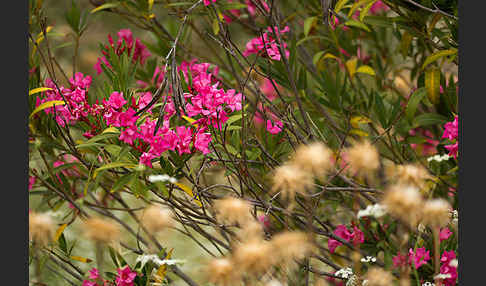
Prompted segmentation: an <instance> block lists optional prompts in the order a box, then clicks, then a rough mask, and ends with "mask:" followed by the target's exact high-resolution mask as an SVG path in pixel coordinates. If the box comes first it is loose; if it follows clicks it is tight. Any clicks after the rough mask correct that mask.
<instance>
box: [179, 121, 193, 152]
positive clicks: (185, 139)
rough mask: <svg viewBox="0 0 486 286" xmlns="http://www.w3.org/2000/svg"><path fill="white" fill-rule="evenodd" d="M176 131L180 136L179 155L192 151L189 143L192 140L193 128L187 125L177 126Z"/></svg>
mask: <svg viewBox="0 0 486 286" xmlns="http://www.w3.org/2000/svg"><path fill="white" fill-rule="evenodd" d="M176 133H177V136H178V137H179V140H178V144H177V147H176V148H177V151H178V152H179V155H182V154H184V153H188V154H190V153H191V148H190V147H189V145H190V144H191V142H192V129H191V128H189V127H185V126H177V127H176Z"/></svg>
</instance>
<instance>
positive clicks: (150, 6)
mask: <svg viewBox="0 0 486 286" xmlns="http://www.w3.org/2000/svg"><path fill="white" fill-rule="evenodd" d="M153 6H154V0H148V9H149V11H152V7H153Z"/></svg>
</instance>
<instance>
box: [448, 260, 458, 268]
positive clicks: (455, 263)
mask: <svg viewBox="0 0 486 286" xmlns="http://www.w3.org/2000/svg"><path fill="white" fill-rule="evenodd" d="M449 266H450V267H456V268H457V266H458V261H457V259H452V260H451V262H449Z"/></svg>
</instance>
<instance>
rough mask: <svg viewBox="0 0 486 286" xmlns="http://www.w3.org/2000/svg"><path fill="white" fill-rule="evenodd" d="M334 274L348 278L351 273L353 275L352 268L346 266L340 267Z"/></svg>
mask: <svg viewBox="0 0 486 286" xmlns="http://www.w3.org/2000/svg"><path fill="white" fill-rule="evenodd" d="M334 275H336V276H339V277H341V278H345V279H347V278H349V277H350V276H351V275H353V269H351V268H349V267H346V268H341V269H339V270H338V271H336V273H334Z"/></svg>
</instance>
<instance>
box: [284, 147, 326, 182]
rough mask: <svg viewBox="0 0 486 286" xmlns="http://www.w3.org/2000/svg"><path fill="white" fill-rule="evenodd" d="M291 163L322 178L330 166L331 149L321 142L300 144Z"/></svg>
mask: <svg viewBox="0 0 486 286" xmlns="http://www.w3.org/2000/svg"><path fill="white" fill-rule="evenodd" d="M292 164H293V165H295V166H297V167H299V168H302V169H303V170H304V171H306V172H309V173H312V174H313V175H314V176H316V177H318V178H322V177H323V175H325V174H326V172H327V171H328V170H329V168H330V167H331V166H332V162H331V150H329V148H327V147H326V146H325V145H324V144H322V143H321V142H314V143H311V144H309V145H301V146H300V147H299V148H297V150H296V151H295V154H294V156H293V158H292Z"/></svg>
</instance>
